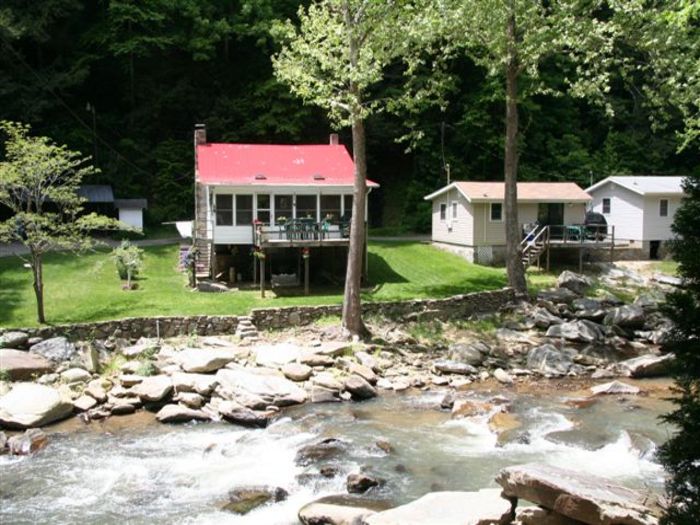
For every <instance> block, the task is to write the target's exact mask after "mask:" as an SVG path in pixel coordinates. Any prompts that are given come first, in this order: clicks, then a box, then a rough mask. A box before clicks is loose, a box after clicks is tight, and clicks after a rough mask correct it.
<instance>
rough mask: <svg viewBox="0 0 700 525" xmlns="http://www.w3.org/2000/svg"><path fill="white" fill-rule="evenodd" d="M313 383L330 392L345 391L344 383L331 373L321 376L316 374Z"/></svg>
mask: <svg viewBox="0 0 700 525" xmlns="http://www.w3.org/2000/svg"><path fill="white" fill-rule="evenodd" d="M311 382H312V383H313V384H314V385H318V386H320V387H323V388H327V389H329V390H336V391H340V390H342V389H343V383H342V382H341V381H340V380H339V379H338V378H336V376H335V375H333V374H332V373H331V372H321V373H320V374H316V375H315V376H314V377H313V379H312V380H311Z"/></svg>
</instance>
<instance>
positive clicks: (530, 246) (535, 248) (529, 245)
mask: <svg viewBox="0 0 700 525" xmlns="http://www.w3.org/2000/svg"><path fill="white" fill-rule="evenodd" d="M548 242H549V226H542V227H541V228H539V229H536V230H534V231H532V232H530V233H529V234H528V235H527V236H526V237H525V239H523V241H522V242H521V243H520V250H521V253H522V257H521V259H520V261H521V262H522V264H523V268H525V269H526V270H527V269H528V268H529V267H530V266H531V265H532V263H534V262H535V261H537V260H538V259H539V258H540V256H541V255H542V254H543V253H544V252H545V251H546V250H547V249H548V245H547V243H548Z"/></svg>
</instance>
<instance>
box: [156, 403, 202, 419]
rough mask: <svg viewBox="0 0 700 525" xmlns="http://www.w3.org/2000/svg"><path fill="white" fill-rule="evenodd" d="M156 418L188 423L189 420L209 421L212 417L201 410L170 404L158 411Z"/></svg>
mask: <svg viewBox="0 0 700 525" xmlns="http://www.w3.org/2000/svg"><path fill="white" fill-rule="evenodd" d="M156 419H157V420H158V421H160V422H161V423H186V422H187V421H207V420H208V419H210V418H209V416H208V415H207V414H206V413H204V412H202V411H201V410H193V409H192V408H189V407H186V406H182V405H174V404H170V405H165V406H164V407H163V408H161V409H160V410H159V411H158V413H157V414H156Z"/></svg>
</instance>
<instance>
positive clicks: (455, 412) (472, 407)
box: [443, 399, 493, 418]
mask: <svg viewBox="0 0 700 525" xmlns="http://www.w3.org/2000/svg"><path fill="white" fill-rule="evenodd" d="M444 401H445V400H444V399H443V402H444ZM491 410H493V405H492V404H491V403H487V402H486V401H480V400H477V399H455V400H454V402H453V404H452V417H453V418H459V417H473V416H477V415H481V414H486V413H488V412H490V411H491Z"/></svg>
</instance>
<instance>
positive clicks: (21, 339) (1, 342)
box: [0, 330, 29, 348]
mask: <svg viewBox="0 0 700 525" xmlns="http://www.w3.org/2000/svg"><path fill="white" fill-rule="evenodd" d="M28 341H29V336H28V335H27V334H26V333H24V332H19V331H16V330H14V331H9V332H5V333H4V334H2V335H0V348H24V347H25V346H26V345H27V342H28Z"/></svg>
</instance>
